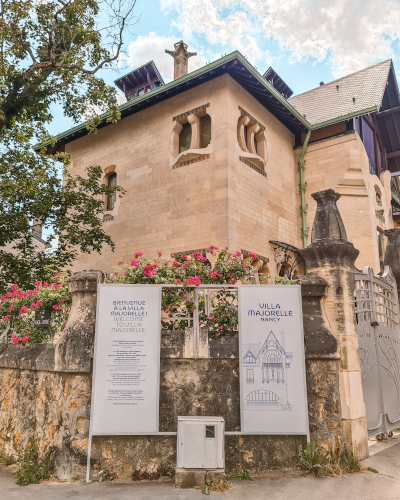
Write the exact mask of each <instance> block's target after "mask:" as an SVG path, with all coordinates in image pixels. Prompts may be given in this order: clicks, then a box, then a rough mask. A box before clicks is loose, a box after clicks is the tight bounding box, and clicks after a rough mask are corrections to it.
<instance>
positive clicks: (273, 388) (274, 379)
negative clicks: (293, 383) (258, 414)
mask: <svg viewBox="0 0 400 500" xmlns="http://www.w3.org/2000/svg"><path fill="white" fill-rule="evenodd" d="M292 358H293V353H291V352H286V351H285V332H284V331H283V330H282V332H281V340H280V341H279V340H278V339H277V338H276V336H275V334H274V333H273V332H272V331H271V332H270V333H269V335H268V337H267V338H266V340H265V342H264V344H262V345H261V343H259V344H242V371H243V372H242V380H243V381H244V384H243V409H244V410H290V409H291V408H292V405H291V404H290V403H289V401H288V391H287V370H289V369H290V364H291V361H292Z"/></svg>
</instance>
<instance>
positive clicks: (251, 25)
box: [49, 0, 400, 135]
mask: <svg viewBox="0 0 400 500" xmlns="http://www.w3.org/2000/svg"><path fill="white" fill-rule="evenodd" d="M135 14H136V20H137V23H136V24H135V25H134V26H133V27H131V29H130V32H129V33H127V34H126V37H125V47H124V49H125V50H124V55H123V57H122V60H121V61H120V64H119V68H118V69H113V70H103V71H102V72H101V75H100V76H101V77H102V78H104V80H106V82H107V83H109V84H113V82H114V80H115V79H117V78H119V77H120V76H122V75H123V74H125V73H128V72H129V71H132V70H133V69H134V68H136V67H138V66H141V65H142V64H144V63H146V62H148V61H150V60H153V61H154V62H155V64H156V65H157V67H158V69H159V71H160V72H161V74H162V76H163V78H164V81H165V82H166V83H167V82H169V81H171V80H172V79H173V59H172V57H171V56H170V55H168V54H166V53H165V49H170V50H173V46H174V43H175V42H177V41H179V40H181V39H183V40H184V42H186V43H187V44H188V49H189V50H190V51H192V52H194V51H195V52H197V54H198V55H197V56H196V57H192V58H191V59H189V72H190V71H193V70H195V69H197V68H199V67H202V66H204V65H205V64H206V62H212V61H214V60H215V59H218V58H219V57H221V55H223V54H229V53H230V52H233V51H234V50H239V51H240V52H241V53H242V54H243V55H244V56H246V57H247V58H248V60H249V61H250V62H251V63H252V64H253V65H254V66H256V68H257V69H258V71H259V72H260V73H261V74H263V73H264V72H265V71H266V70H267V69H268V67H269V66H272V67H273V68H274V70H275V71H276V72H277V73H278V74H279V75H280V77H281V78H282V79H283V80H284V81H285V82H286V83H287V84H288V85H289V87H290V88H291V89H292V90H293V92H294V94H299V93H301V92H305V91H307V90H310V89H312V88H314V87H317V86H318V85H319V83H320V82H321V81H323V82H325V83H327V82H330V81H332V80H334V79H336V78H339V77H341V76H344V75H347V74H349V73H352V72H354V71H357V70H359V69H362V68H365V67H366V66H369V65H371V64H375V63H377V62H380V61H383V60H385V59H389V58H392V59H393V63H394V67H395V70H396V73H397V78H398V79H400V0H240V1H236V0H137V3H136V7H135ZM53 114H54V120H53V121H52V122H51V124H50V126H49V131H50V132H51V134H52V135H56V134H58V133H60V132H63V131H65V130H67V129H68V128H70V127H72V126H74V125H75V123H73V122H72V121H71V120H69V119H67V118H65V117H64V116H63V114H62V109H61V107H57V106H56V107H55V108H54V109H53Z"/></svg>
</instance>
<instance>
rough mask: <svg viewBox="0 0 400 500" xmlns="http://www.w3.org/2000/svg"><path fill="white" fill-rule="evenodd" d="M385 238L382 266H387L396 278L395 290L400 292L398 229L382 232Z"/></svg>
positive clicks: (399, 230)
mask: <svg viewBox="0 0 400 500" xmlns="http://www.w3.org/2000/svg"><path fill="white" fill-rule="evenodd" d="M383 234H384V235H385V236H386V237H387V245H386V252H385V259H384V262H383V264H384V266H389V267H390V269H391V270H392V273H393V274H394V277H395V278H396V282H397V290H400V227H395V228H393V229H387V230H386V231H383Z"/></svg>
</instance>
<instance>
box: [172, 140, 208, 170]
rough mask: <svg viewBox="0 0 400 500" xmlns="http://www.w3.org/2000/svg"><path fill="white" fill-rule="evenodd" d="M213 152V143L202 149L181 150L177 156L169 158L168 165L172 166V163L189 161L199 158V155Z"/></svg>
mask: <svg viewBox="0 0 400 500" xmlns="http://www.w3.org/2000/svg"><path fill="white" fill-rule="evenodd" d="M212 152H213V145H212V144H209V145H208V146H207V147H206V148H202V149H187V150H186V151H183V152H182V153H180V154H179V155H178V156H175V158H171V160H170V165H171V167H173V166H174V165H177V164H178V163H183V162H184V161H190V160H193V159H195V158H199V157H200V156H204V155H206V154H209V153H212Z"/></svg>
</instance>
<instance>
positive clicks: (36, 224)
mask: <svg viewBox="0 0 400 500" xmlns="http://www.w3.org/2000/svg"><path fill="white" fill-rule="evenodd" d="M32 233H33V234H34V235H35V236H39V238H41V237H42V224H41V223H40V220H39V219H33V222H32Z"/></svg>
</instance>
